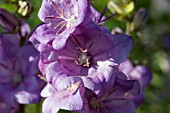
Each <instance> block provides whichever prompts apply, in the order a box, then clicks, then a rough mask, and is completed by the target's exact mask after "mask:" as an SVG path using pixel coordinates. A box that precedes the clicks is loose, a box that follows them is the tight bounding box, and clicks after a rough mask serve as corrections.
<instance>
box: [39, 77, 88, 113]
mask: <svg viewBox="0 0 170 113" xmlns="http://www.w3.org/2000/svg"><path fill="white" fill-rule="evenodd" d="M64 76H65V77H64ZM58 81H59V82H58V85H60V86H61V87H60V89H59V90H57V89H56V88H55V87H53V86H51V84H47V85H46V87H45V88H44V89H43V90H42V92H41V96H43V97H47V98H46V99H45V101H44V103H43V106H42V112H43V113H57V112H58V111H59V110H60V109H64V110H69V111H74V110H81V109H82V108H83V99H82V96H83V94H84V89H85V88H84V87H83V84H82V81H81V79H80V78H76V77H67V76H66V75H63V76H62V77H60V78H59V79H58Z"/></svg>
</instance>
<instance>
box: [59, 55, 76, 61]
mask: <svg viewBox="0 0 170 113" xmlns="http://www.w3.org/2000/svg"><path fill="white" fill-rule="evenodd" d="M58 59H64V60H75V58H72V57H67V56H58Z"/></svg>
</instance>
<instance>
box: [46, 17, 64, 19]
mask: <svg viewBox="0 0 170 113" xmlns="http://www.w3.org/2000/svg"><path fill="white" fill-rule="evenodd" d="M45 19H62V18H61V17H57V16H46V17H45Z"/></svg>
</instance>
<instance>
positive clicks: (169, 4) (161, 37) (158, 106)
mask: <svg viewBox="0 0 170 113" xmlns="http://www.w3.org/2000/svg"><path fill="white" fill-rule="evenodd" d="M108 1H109V0H94V3H92V4H93V6H94V7H95V8H96V9H97V10H98V11H99V12H102V10H103V9H104V7H105V5H106V4H107V3H108ZM31 3H32V5H33V13H32V14H31V17H29V18H25V19H26V21H27V22H28V23H29V24H30V26H31V29H33V28H34V27H36V26H37V25H38V24H40V23H41V21H40V20H39V19H38V17H37V13H38V10H39V8H40V6H41V0H32V2H31ZM0 7H2V8H5V9H7V10H8V11H10V12H14V11H15V9H16V8H15V7H14V6H13V5H9V4H7V3H4V2H2V1H0ZM139 8H145V9H147V10H148V13H149V19H148V21H147V24H146V26H145V27H144V28H143V29H142V30H141V31H138V32H136V34H135V35H134V34H132V36H133V49H132V51H131V54H130V56H129V58H130V59H131V60H132V61H133V62H134V63H135V64H136V65H138V64H144V65H147V66H148V67H149V68H150V69H151V71H152V73H153V79H152V81H151V85H150V86H149V87H148V88H147V89H146V90H145V97H146V99H145V103H144V104H143V105H141V106H140V107H139V108H138V109H137V113H170V57H169V56H170V0H136V1H135V10H134V12H135V11H137V10H138V9H139ZM109 15H111V12H110V11H109V10H107V13H106V17H107V16H109ZM105 25H106V26H107V27H108V28H109V29H110V30H112V29H113V28H114V27H117V26H119V27H120V28H121V29H125V28H126V24H125V22H122V21H119V20H117V19H115V18H114V17H113V18H111V19H110V20H108V21H106V23H105ZM0 30H1V29H0ZM41 103H42V102H41ZM41 103H39V104H32V105H27V106H26V113H41V106H42V105H41ZM60 113H69V112H67V111H61V112H60Z"/></svg>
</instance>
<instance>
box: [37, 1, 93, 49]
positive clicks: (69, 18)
mask: <svg viewBox="0 0 170 113" xmlns="http://www.w3.org/2000/svg"><path fill="white" fill-rule="evenodd" d="M89 14H90V8H89V2H88V0H61V1H58V0H43V2H42V5H41V8H40V10H39V13H38V17H39V18H40V20H41V21H43V22H45V23H46V24H45V25H43V26H40V28H38V30H36V33H38V34H39V35H37V36H38V37H37V38H38V39H40V40H44V41H45V42H44V43H46V44H47V43H48V42H50V41H53V48H55V49H56V50H58V49H61V48H62V47H63V46H64V45H65V42H66V40H67V38H68V37H69V36H70V34H71V33H72V32H73V31H74V30H75V28H76V26H78V25H79V24H81V23H82V22H83V21H85V20H86V18H87V19H88V16H89ZM45 28H46V29H45ZM43 29H44V30H46V33H48V34H45V33H43V37H41V35H42V32H40V31H41V30H43ZM59 40H60V41H61V42H62V43H60V41H59ZM40 42H41V41H40Z"/></svg>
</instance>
